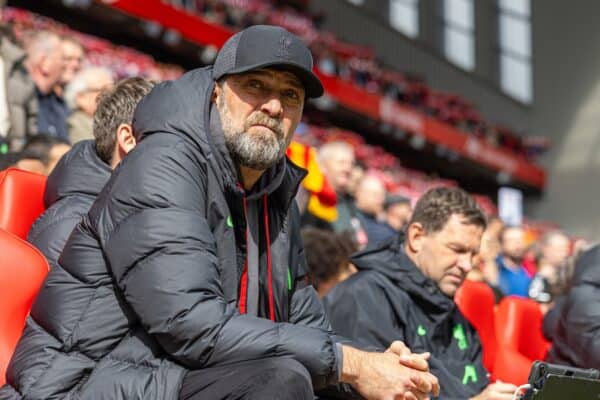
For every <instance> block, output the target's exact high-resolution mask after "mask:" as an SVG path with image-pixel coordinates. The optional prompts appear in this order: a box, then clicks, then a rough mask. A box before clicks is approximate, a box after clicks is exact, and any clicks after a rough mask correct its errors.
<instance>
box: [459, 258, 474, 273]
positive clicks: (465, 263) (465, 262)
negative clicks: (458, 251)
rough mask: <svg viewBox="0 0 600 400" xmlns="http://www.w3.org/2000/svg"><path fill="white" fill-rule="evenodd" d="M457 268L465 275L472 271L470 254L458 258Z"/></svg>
mask: <svg viewBox="0 0 600 400" xmlns="http://www.w3.org/2000/svg"><path fill="white" fill-rule="evenodd" d="M458 267H459V268H460V269H461V270H463V271H464V272H465V273H467V272H469V271H471V270H472V269H473V255H472V254H470V253H465V254H462V255H461V256H460V257H459V258H458Z"/></svg>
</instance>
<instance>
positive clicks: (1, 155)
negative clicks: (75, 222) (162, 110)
mask: <svg viewBox="0 0 600 400" xmlns="http://www.w3.org/2000/svg"><path fill="white" fill-rule="evenodd" d="M0 60H1V65H2V67H3V69H4V70H5V71H6V73H5V76H6V80H5V81H4V84H3V85H2V88H1V90H0V97H1V98H0V103H1V104H6V107H0V167H2V169H4V168H6V167H8V166H17V167H19V168H22V169H27V170H31V171H34V172H38V173H42V174H45V175H48V174H49V173H50V172H51V170H52V168H53V167H54V165H55V164H56V162H57V161H58V159H59V158H60V156H61V155H62V154H64V153H65V152H66V151H67V150H68V149H69V147H70V146H71V145H73V144H75V143H76V142H79V141H81V140H84V139H91V138H92V137H93V135H92V120H93V115H94V112H95V110H96V99H97V97H98V95H99V94H100V92H101V91H102V90H104V89H107V88H110V87H111V86H112V85H113V84H114V82H115V81H117V80H120V79H122V78H124V77H128V76H144V77H147V78H149V79H155V80H169V79H174V78H177V77H178V76H180V75H181V74H182V73H183V70H182V69H181V68H180V67H177V66H174V65H165V64H160V63H158V62H156V61H154V60H153V59H152V58H151V57H149V56H148V55H146V54H143V53H140V52H137V51H135V50H133V49H129V48H126V47H121V46H117V45H114V44H112V43H110V42H108V41H106V40H102V39H99V38H96V37H94V36H90V35H85V34H82V33H79V32H76V31H74V30H71V29H69V28H68V27H66V26H65V25H63V24H60V23H58V22H56V21H53V20H51V19H49V18H45V17H42V16H39V15H36V14H34V13H31V12H29V11H26V10H21V9H16V8H5V9H3V10H2V29H1V30H0Z"/></svg>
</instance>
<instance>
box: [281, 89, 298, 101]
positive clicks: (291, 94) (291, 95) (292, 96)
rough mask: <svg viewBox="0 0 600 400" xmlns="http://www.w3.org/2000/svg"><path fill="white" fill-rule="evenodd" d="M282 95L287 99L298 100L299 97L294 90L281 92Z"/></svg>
mask: <svg viewBox="0 0 600 400" xmlns="http://www.w3.org/2000/svg"><path fill="white" fill-rule="evenodd" d="M283 95H284V96H285V97H287V98H288V99H293V100H299V99H300V95H299V94H298V92H296V91H295V90H286V91H284V92H283Z"/></svg>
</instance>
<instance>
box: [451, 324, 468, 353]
mask: <svg viewBox="0 0 600 400" xmlns="http://www.w3.org/2000/svg"><path fill="white" fill-rule="evenodd" d="M452 337H453V338H454V339H456V341H457V342H458V348H459V349H461V350H466V349H467V348H468V347H469V342H468V341H467V335H465V330H464V328H463V326H462V324H456V325H454V329H453V330H452Z"/></svg>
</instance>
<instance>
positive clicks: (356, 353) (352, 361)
mask: <svg viewBox="0 0 600 400" xmlns="http://www.w3.org/2000/svg"><path fill="white" fill-rule="evenodd" d="M342 354H343V355H342V360H343V362H342V373H341V375H340V382H343V383H349V384H353V383H354V382H356V380H357V379H358V377H359V375H360V365H361V361H362V360H363V359H364V352H363V351H360V350H357V349H355V348H354V347H350V346H347V345H342Z"/></svg>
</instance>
